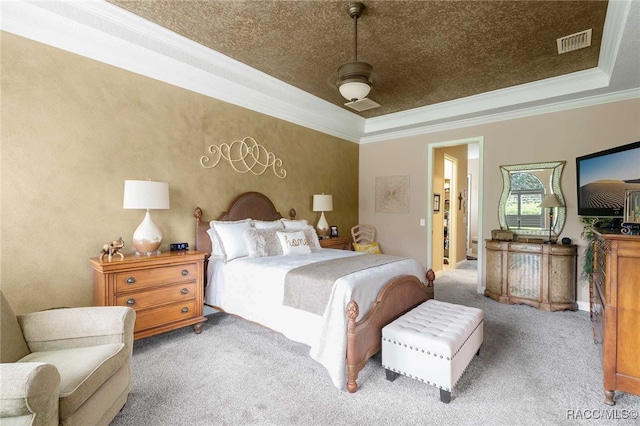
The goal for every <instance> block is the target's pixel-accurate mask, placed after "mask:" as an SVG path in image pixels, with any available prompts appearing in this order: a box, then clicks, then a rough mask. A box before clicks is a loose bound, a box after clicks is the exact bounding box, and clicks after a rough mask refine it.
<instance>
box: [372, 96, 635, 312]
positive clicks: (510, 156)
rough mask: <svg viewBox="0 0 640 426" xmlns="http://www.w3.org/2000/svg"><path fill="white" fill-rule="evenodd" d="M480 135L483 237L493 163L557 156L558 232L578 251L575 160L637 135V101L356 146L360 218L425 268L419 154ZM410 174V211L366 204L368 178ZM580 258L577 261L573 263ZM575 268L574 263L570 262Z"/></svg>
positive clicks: (422, 160) (489, 223) (423, 173)
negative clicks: (563, 210)
mask: <svg viewBox="0 0 640 426" xmlns="http://www.w3.org/2000/svg"><path fill="white" fill-rule="evenodd" d="M479 136H483V137H484V192H483V199H482V202H483V208H482V214H483V216H482V220H483V223H482V226H483V235H480V236H479V239H480V241H479V243H480V247H479V249H480V250H483V248H482V247H484V242H483V240H484V239H486V238H490V237H491V230H492V229H496V228H498V227H499V224H498V213H497V211H498V207H497V206H498V201H499V199H500V194H501V192H502V178H501V176H500V170H499V166H500V165H507V164H521V163H532V162H543V161H556V160H565V161H567V165H566V167H565V169H564V173H563V175H562V189H563V192H564V195H565V199H566V200H567V222H566V224H565V227H564V230H563V231H562V235H561V237H570V238H571V239H572V240H573V242H574V243H575V244H578V246H579V251H580V253H582V252H583V251H584V242H583V241H581V239H580V232H581V230H582V225H581V224H580V222H579V219H578V216H577V209H576V175H575V174H576V171H575V158H576V157H577V156H581V155H585V154H589V153H592V152H596V151H600V150H603V149H607V148H612V147H615V146H619V145H624V144H627V143H630V142H635V141H638V140H640V100H638V99H634V100H628V101H621V102H615V103H608V104H602V105H598V106H593V107H588V108H578V109H573V110H568V111H562V112H557V113H552V114H543V115H537V116H533V117H527V118H521V119H514V120H508V121H503V122H499V123H493V124H486V125H481V126H473V127H466V128H462V129H458V130H452V131H446V132H439V133H433V134H426V135H420V136H414V137H410V138H404V139H401V140H393V141H387V142H380V143H373V144H366V145H362V146H361V147H360V220H361V221H367V222H368V223H371V224H372V225H374V226H376V227H377V228H378V233H379V239H380V242H381V244H383V245H385V246H388V247H391V248H392V249H393V250H394V251H395V252H396V253H397V254H401V255H407V256H411V257H414V258H416V259H418V260H419V261H421V262H423V263H425V266H430V265H427V264H426V263H427V262H426V261H425V259H426V247H427V232H426V229H425V228H422V227H420V226H419V219H420V218H422V217H425V215H426V214H427V211H426V206H427V204H426V194H427V190H426V188H427V184H430V183H429V182H430V180H431V177H430V176H427V152H428V146H429V144H431V143H437V142H445V141H453V140H460V139H465V138H472V137H479ZM393 174H410V175H411V199H410V203H411V204H410V206H411V207H410V212H409V214H407V215H403V217H400V216H399V215H396V216H393V217H391V216H390V215H380V214H376V213H375V210H374V209H373V199H374V189H373V186H372V185H373V182H374V180H375V176H381V175H393ZM581 260H582V259H581V257H580V258H579V259H578V265H580V264H581ZM578 269H579V271H578V272H580V267H578ZM588 298H589V291H588V287H587V286H586V285H585V283H584V282H579V284H578V300H580V301H583V302H588V300H589V299H588Z"/></svg>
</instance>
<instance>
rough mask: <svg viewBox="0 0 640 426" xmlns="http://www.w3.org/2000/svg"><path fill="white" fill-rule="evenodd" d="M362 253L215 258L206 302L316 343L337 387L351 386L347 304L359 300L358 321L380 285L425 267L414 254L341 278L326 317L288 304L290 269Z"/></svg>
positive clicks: (313, 351) (330, 251)
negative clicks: (348, 379) (348, 382)
mask: <svg viewBox="0 0 640 426" xmlns="http://www.w3.org/2000/svg"><path fill="white" fill-rule="evenodd" d="M359 255H361V253H357V252H351V251H346V250H333V249H322V250H318V251H315V252H313V253H311V254H304V255H293V256H268V257H258V258H249V257H244V258H239V259H234V260H232V261H230V262H228V263H227V264H224V262H222V261H221V260H220V259H216V258H214V257H212V258H211V259H210V260H209V265H208V270H207V271H208V272H207V274H208V280H207V282H208V283H209V284H208V285H207V288H206V291H205V303H206V304H207V305H212V306H218V307H220V308H222V309H224V310H225V311H226V312H228V313H232V314H236V315H239V316H241V317H243V318H245V319H247V320H250V321H255V322H258V323H260V324H262V325H264V326H266V327H269V328H271V329H273V330H275V331H278V332H280V333H282V334H284V335H285V336H287V338H289V339H291V340H294V341H296V342H301V343H304V344H306V345H309V346H310V347H311V350H310V352H309V354H310V355H311V357H312V358H313V359H314V360H316V361H318V362H319V363H320V364H322V365H323V366H324V367H325V368H326V369H327V371H328V373H329V377H330V378H331V381H332V382H333V384H334V385H335V386H336V387H337V388H338V389H344V388H345V385H346V364H347V363H346V353H347V352H346V351H347V316H346V307H347V303H349V301H350V300H351V299H354V300H355V301H356V302H357V303H358V306H359V307H360V314H359V316H358V321H359V320H360V319H361V318H362V317H363V316H364V315H365V314H366V313H367V311H368V309H369V307H370V306H371V303H372V302H373V301H374V300H375V299H376V297H377V295H378V292H379V291H380V289H381V288H382V287H383V286H384V284H386V283H387V282H388V281H389V280H390V279H391V278H392V277H395V276H397V275H400V274H410V275H415V276H417V277H418V278H419V279H420V280H421V281H422V282H423V283H424V281H425V277H424V275H425V274H424V269H423V268H422V266H421V265H420V263H419V262H417V261H416V260H414V259H405V260H402V261H399V262H393V263H388V264H385V265H380V266H376V267H373V268H368V269H364V270H362V271H358V272H354V273H352V274H349V275H346V276H344V277H342V278H340V279H338V280H337V281H336V282H335V284H334V286H333V290H332V292H331V296H330V298H329V302H328V305H327V308H326V309H325V311H324V314H323V315H322V316H320V315H316V314H312V313H310V312H306V311H302V310H299V309H295V308H291V307H288V306H284V305H283V304H282V301H283V296H284V277H285V275H286V273H287V271H289V270H291V269H293V268H297V267H299V266H304V265H307V264H310V263H314V262H319V261H324V260H329V259H334V258H338V257H346V256H359Z"/></svg>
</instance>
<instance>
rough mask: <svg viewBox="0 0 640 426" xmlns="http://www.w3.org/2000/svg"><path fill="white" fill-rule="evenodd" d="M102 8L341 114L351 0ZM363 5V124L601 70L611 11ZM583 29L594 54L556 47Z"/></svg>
mask: <svg viewBox="0 0 640 426" xmlns="http://www.w3.org/2000/svg"><path fill="white" fill-rule="evenodd" d="M109 1H110V3H113V4H115V5H118V6H120V7H122V8H124V9H126V10H128V11H130V12H132V13H134V14H136V15H139V16H141V17H143V18H145V19H147V20H149V21H152V22H154V23H156V24H158V25H161V26H162V27H165V28H167V29H169V30H172V31H174V32H176V33H178V34H180V35H182V36H184V37H187V38H189V39H191V40H194V41H196V42H198V43H201V44H203V45H205V46H207V47H209V48H211V49H213V50H216V51H218V52H220V53H223V54H225V55H227V56H229V57H231V58H233V59H235V60H237V61H240V62H243V63H245V64H247V65H249V66H251V67H253V68H255V69H258V70H260V71H262V72H264V73H266V74H269V75H271V76H273V77H275V78H277V79H279V80H282V81H284V82H286V83H289V84H291V85H293V86H295V87H298V88H300V89H302V90H304V91H306V92H309V93H311V94H313V95H316V96H318V97H319V98H322V99H324V100H326V101H328V102H331V103H333V104H336V105H339V106H342V107H344V106H343V105H344V103H345V102H346V100H345V99H343V98H342V97H341V96H340V94H339V93H338V91H337V88H336V85H335V81H336V79H337V69H338V67H339V66H340V65H341V64H343V63H344V62H348V61H350V60H352V59H353V58H352V56H353V21H352V19H351V18H350V17H349V15H348V14H347V6H348V4H349V2H348V1H329V0H308V1H272V0H263V1H240V0H236V1H230V0H224V1H198V0H189V1H179V0H138V1H135V0H134V1H127V0H109ZM363 3H364V4H365V6H366V9H365V11H364V13H363V15H362V16H361V18H360V19H359V20H358V60H360V61H364V62H368V63H369V64H371V65H372V66H373V80H374V81H373V89H372V91H371V93H370V94H369V98H371V99H372V100H374V101H376V102H378V103H379V104H381V105H382V106H381V107H380V108H376V109H373V110H369V111H364V112H362V113H359V115H361V116H362V117H365V118H369V117H375V116H379V115H384V114H390V113H393V112H398V111H403V110H408V109H412V108H417V107H421V106H427V105H433V104H437V103H441V102H445V101H449V100H453V99H459V98H463V97H467V96H471V95H476V94H480V93H484V92H489V91H492V90H496V89H502V88H506V87H511V86H515V85H518V84H523V83H529V82H533V81H537V80H541V79H545V78H550V77H555V76H559V75H564V74H568V73H572V72H576V71H581V70H585V69H589V68H594V67H597V66H598V56H599V52H600V42H601V39H602V30H603V26H604V21H605V14H606V10H607V2H606V1H513V0H510V1H454V0H449V1H414V2H405V1H381V0H371V1H363ZM590 28H591V29H593V34H592V46H591V47H589V48H586V49H581V50H577V51H573V52H569V53H565V54H562V55H558V53H557V47H556V39H557V38H560V37H564V36H567V35H570V34H574V33H577V32H580V31H583V30H587V29H590ZM344 108H346V107H344ZM349 111H351V110H349Z"/></svg>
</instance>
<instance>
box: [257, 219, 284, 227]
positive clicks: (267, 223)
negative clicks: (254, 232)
mask: <svg viewBox="0 0 640 426" xmlns="http://www.w3.org/2000/svg"><path fill="white" fill-rule="evenodd" d="M253 227H254V228H256V229H284V224H283V223H282V221H280V220H254V221H253Z"/></svg>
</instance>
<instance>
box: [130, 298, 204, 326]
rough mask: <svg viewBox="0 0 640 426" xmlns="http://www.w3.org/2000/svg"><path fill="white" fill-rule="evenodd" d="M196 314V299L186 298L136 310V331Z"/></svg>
mask: <svg viewBox="0 0 640 426" xmlns="http://www.w3.org/2000/svg"><path fill="white" fill-rule="evenodd" d="M195 315H196V301H195V300H193V299H192V300H186V301H184V302H181V303H175V304H172V305H167V306H162V307H158V308H152V309H143V310H140V311H136V325H135V328H134V332H138V331H141V330H146V329H148V328H153V327H157V326H161V325H165V324H167V323H170V322H173V321H180V320H186V319H189V318H193V317H194V316H195Z"/></svg>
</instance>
